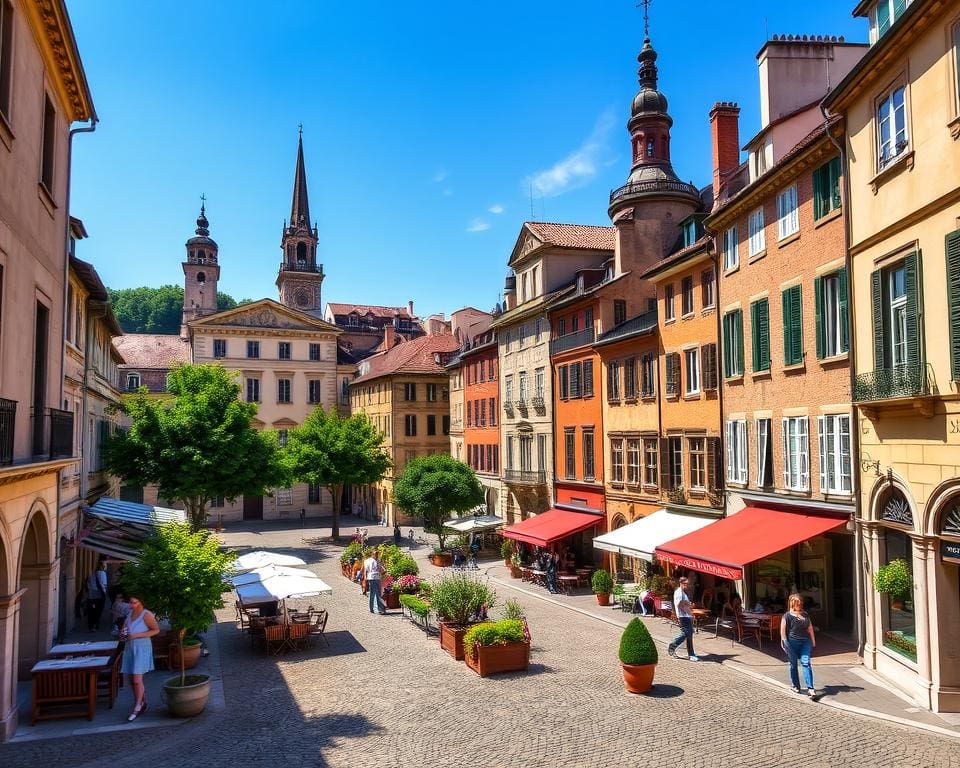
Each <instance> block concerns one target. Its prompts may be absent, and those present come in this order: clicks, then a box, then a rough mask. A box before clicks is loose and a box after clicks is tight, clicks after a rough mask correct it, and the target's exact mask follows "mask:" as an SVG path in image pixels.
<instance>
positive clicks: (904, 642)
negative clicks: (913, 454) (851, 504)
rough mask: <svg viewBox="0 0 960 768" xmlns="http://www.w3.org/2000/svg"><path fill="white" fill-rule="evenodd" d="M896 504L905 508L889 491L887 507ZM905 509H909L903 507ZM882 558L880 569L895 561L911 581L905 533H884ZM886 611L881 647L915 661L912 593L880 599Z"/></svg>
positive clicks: (910, 564)
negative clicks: (903, 568) (905, 567)
mask: <svg viewBox="0 0 960 768" xmlns="http://www.w3.org/2000/svg"><path fill="white" fill-rule="evenodd" d="M893 501H898V502H900V503H902V505H904V506H906V499H904V498H903V496H902V495H901V494H900V492H899V491H893V492H892V493H891V495H890V499H889V500H888V504H889V503H890V502H893ZM907 508H908V509H909V507H907ZM884 544H885V547H884V550H885V553H884V557H883V565H889V564H890V563H893V562H894V561H896V560H900V561H903V562H905V563H906V564H907V568H908V570H909V572H910V575H911V577H912V575H913V553H912V552H911V544H910V537H909V536H908V535H907V533H906V532H905V531H899V530H896V529H894V528H887V529H885V530H884ZM883 597H884V599H885V601H886V604H887V605H886V608H887V610H886V611H884V616H883V645H884V647H885V648H888V649H889V650H891V651H893V652H895V653H898V654H900V655H901V656H906V657H907V658H908V659H910V660H911V661H916V660H917V625H916V618H915V616H914V612H913V591H912V590H910V592H909V594H901V595H892V594H886V595H884V596H883Z"/></svg>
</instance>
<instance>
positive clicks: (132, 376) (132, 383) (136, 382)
mask: <svg viewBox="0 0 960 768" xmlns="http://www.w3.org/2000/svg"><path fill="white" fill-rule="evenodd" d="M138 389H140V374H139V373H128V374H127V392H136V391H137V390H138Z"/></svg>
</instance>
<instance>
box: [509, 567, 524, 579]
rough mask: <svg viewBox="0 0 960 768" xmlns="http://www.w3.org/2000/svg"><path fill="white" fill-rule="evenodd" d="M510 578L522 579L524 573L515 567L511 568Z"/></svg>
mask: <svg viewBox="0 0 960 768" xmlns="http://www.w3.org/2000/svg"><path fill="white" fill-rule="evenodd" d="M510 577H511V578H513V579H522V578H523V571H522V570H520V569H519V568H517V566H515V565H511V566H510Z"/></svg>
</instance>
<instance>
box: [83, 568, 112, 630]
mask: <svg viewBox="0 0 960 768" xmlns="http://www.w3.org/2000/svg"><path fill="white" fill-rule="evenodd" d="M106 601H107V564H106V563H100V565H99V567H98V568H97V570H95V571H93V572H92V573H91V574H90V575H89V576H87V629H88V630H90V631H91V632H94V631H96V630H98V629H100V615H101V614H102V613H103V606H104V604H105V603H106Z"/></svg>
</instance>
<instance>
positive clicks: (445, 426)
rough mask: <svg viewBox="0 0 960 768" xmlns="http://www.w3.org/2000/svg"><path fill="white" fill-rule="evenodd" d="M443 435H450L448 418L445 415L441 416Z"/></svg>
mask: <svg viewBox="0 0 960 768" xmlns="http://www.w3.org/2000/svg"><path fill="white" fill-rule="evenodd" d="M443 434H445V435H449V434H450V417H449V416H448V415H447V414H443Z"/></svg>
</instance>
